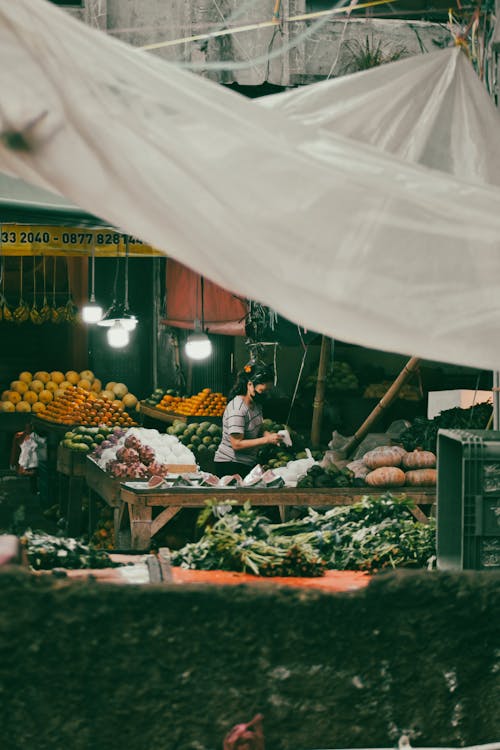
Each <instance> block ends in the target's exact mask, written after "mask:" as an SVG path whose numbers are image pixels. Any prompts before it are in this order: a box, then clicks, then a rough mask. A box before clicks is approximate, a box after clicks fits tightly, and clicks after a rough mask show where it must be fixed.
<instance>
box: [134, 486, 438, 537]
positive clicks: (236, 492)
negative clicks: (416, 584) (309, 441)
mask: <svg viewBox="0 0 500 750" xmlns="http://www.w3.org/2000/svg"><path fill="white" fill-rule="evenodd" d="M134 485H135V486H130V485H128V484H127V482H122V483H121V485H120V498H121V500H122V501H123V502H124V503H126V504H127V505H128V511H129V517H130V530H131V537H132V539H131V542H132V549H137V550H142V549H149V546H150V544H151V537H152V536H154V535H155V534H156V533H157V532H158V531H160V529H162V528H163V527H164V526H165V524H167V523H168V522H169V521H170V520H171V519H172V518H173V517H174V516H175V515H176V514H177V513H178V512H179V511H180V510H182V508H200V507H203V506H204V505H205V501H206V500H207V498H209V499H210V500H214V501H216V502H220V503H224V502H228V501H230V502H233V503H234V502H235V503H237V504H240V505H242V504H243V503H245V502H246V501H247V500H249V501H250V502H251V503H252V504H253V505H262V506H266V505H273V506H278V507H279V508H280V510H281V509H283V508H284V507H286V506H291V505H294V506H303V507H331V506H335V505H353V504H354V503H357V502H359V501H360V500H361V499H362V498H363V497H364V496H365V495H368V494H369V495H371V496H380V495H384V494H386V493H387V492H389V490H388V489H377V490H375V489H373V488H371V487H367V488H366V490H365V491H364V492H362V491H360V488H359V487H355V488H352V487H345V488H318V489H316V488H304V489H297V488H295V487H283V488H280V489H262V488H251V487H250V488H245V487H229V488H213V487H196V488H195V487H170V488H168V489H163V490H158V489H150V488H146V487H144V488H139V487H137V483H136V482H135V483H134ZM393 494H394V495H395V496H396V497H400V496H401V495H408V496H409V497H411V498H412V499H413V500H414V502H415V506H416V507H415V509H414V511H412V512H413V515H414V516H415V518H416V519H417V520H419V521H421V522H426V521H427V520H428V519H427V516H426V515H425V513H423V511H422V509H421V507H420V506H433V505H434V504H435V502H436V489H435V487H428V488H419V490H418V492H411V491H410V492H402V491H401V490H398V492H394V493H393ZM154 507H161V508H163V510H162V511H161V512H160V513H159V514H158V515H157V516H156V517H155V518H153V508H154Z"/></svg>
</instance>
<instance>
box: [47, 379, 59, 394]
mask: <svg viewBox="0 0 500 750" xmlns="http://www.w3.org/2000/svg"><path fill="white" fill-rule="evenodd" d="M58 388H59V386H58V385H57V383H54V381H53V380H49V382H48V383H45V390H46V391H52V393H55V392H56V391H57V389H58Z"/></svg>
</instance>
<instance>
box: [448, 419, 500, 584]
mask: <svg viewBox="0 0 500 750" xmlns="http://www.w3.org/2000/svg"><path fill="white" fill-rule="evenodd" d="M437 498H438V502H437V564H438V567H439V568H441V569H443V570H484V569H498V568H500V432H498V431H493V430H439V433H438V480H437Z"/></svg>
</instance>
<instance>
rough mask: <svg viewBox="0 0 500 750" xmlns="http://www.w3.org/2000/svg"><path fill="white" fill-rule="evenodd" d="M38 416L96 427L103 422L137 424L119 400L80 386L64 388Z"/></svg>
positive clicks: (125, 424) (61, 422)
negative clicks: (110, 398) (103, 396)
mask: <svg viewBox="0 0 500 750" xmlns="http://www.w3.org/2000/svg"><path fill="white" fill-rule="evenodd" d="M38 416H39V417H40V419H45V420H46V421H47V422H54V423H55V424H66V425H73V424H78V425H88V426H91V427H97V426H98V425H102V424H105V425H120V426H122V427H132V426H133V425H135V424H137V423H136V422H134V420H133V419H132V418H131V417H130V416H129V415H128V414H127V412H126V411H124V406H123V403H122V402H121V401H119V400H116V401H110V400H109V399H106V398H101V397H100V396H99V394H98V393H94V392H93V391H88V390H86V389H85V388H80V386H76V387H69V388H66V389H65V390H64V392H63V394H62V395H61V396H58V397H57V398H55V399H54V400H53V401H51V402H50V404H48V405H47V407H46V409H45V411H43V412H41V413H40V414H38Z"/></svg>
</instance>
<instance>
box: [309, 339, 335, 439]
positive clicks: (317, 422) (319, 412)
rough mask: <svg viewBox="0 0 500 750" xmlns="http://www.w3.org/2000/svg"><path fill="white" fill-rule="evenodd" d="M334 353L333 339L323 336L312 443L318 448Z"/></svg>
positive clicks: (312, 426)
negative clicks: (327, 382)
mask: <svg viewBox="0 0 500 750" xmlns="http://www.w3.org/2000/svg"><path fill="white" fill-rule="evenodd" d="M331 353H332V340H331V339H329V338H328V337H327V336H322V337H321V352H320V355H319V366H318V380H317V382H316V392H315V394H314V402H313V416H312V424H311V445H312V447H313V448H317V447H318V445H319V444H320V442H321V422H322V421H323V408H324V405H325V387H326V376H327V373H328V365H329V363H330V357H331Z"/></svg>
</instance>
